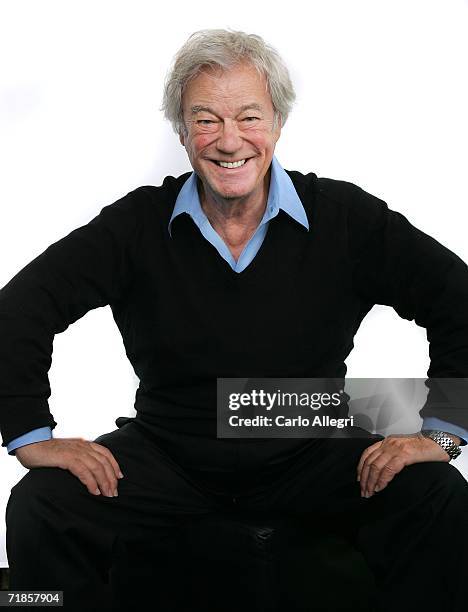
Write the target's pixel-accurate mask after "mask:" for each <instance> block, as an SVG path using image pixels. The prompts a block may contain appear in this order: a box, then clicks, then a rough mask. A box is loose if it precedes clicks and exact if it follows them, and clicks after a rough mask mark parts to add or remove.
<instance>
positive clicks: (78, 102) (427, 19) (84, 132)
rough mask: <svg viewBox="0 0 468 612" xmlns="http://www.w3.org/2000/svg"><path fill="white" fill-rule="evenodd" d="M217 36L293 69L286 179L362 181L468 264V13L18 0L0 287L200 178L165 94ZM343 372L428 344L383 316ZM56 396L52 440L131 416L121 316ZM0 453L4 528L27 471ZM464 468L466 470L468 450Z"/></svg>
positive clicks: (396, 371)
mask: <svg viewBox="0 0 468 612" xmlns="http://www.w3.org/2000/svg"><path fill="white" fill-rule="evenodd" d="M304 7H306V8H304ZM211 27H221V28H224V27H228V28H232V29H241V30H244V31H246V32H249V33H256V34H260V35H261V36H263V37H264V38H265V40H267V41H268V42H270V43H271V44H272V45H274V46H275V47H276V48H277V49H278V50H279V52H280V53H281V54H282V56H283V57H284V59H285V60H286V62H287V64H288V66H289V68H290V71H291V75H292V78H293V81H294V84H295V87H296V91H297V98H298V99H297V103H296V105H295V108H294V110H293V113H292V115H291V116H290V118H289V120H288V122H287V123H286V126H285V128H284V130H283V133H282V136H281V139H280V141H279V143H278V145H277V149H276V155H277V157H278V159H279V161H280V163H281V164H282V165H283V166H284V167H285V168H287V169H295V170H300V171H302V172H310V171H313V172H316V173H317V174H318V175H319V176H327V177H331V178H338V179H343V180H347V181H351V182H354V183H356V184H358V185H360V186H361V187H363V188H364V189H366V190H367V191H369V192H371V193H373V194H375V195H377V196H378V197H380V198H382V199H384V200H385V201H387V203H388V204H389V206H390V207H391V208H393V209H395V210H398V211H400V212H402V213H403V214H405V215H406V216H407V217H408V219H409V220H410V221H412V222H413V224H415V225H416V226H417V227H419V228H420V229H422V230H423V231H425V232H426V233H428V234H431V235H432V236H434V237H435V238H436V239H438V240H439V241H440V242H442V243H443V244H445V245H446V246H448V247H449V248H450V249H451V250H453V251H454V252H456V253H457V254H458V255H460V256H461V257H462V258H463V259H464V260H465V261H466V260H468V244H467V243H466V227H467V220H468V219H467V204H468V182H467V180H466V167H467V159H466V147H467V142H468V127H467V119H466V116H467V115H466V109H467V108H468V87H467V79H466V74H467V59H468V37H467V36H466V32H467V30H468V4H467V2H464V1H462V0H444V1H443V2H442V1H433V0H387V1H378V0H367V1H365V0H353V1H352V2H350V1H349V0H342V1H338V0H315V1H313V0H312V1H311V0H309V2H308V3H303V2H299V1H298V0H289V1H288V2H285V3H272V2H259V1H257V2H250V1H249V2H246V1H244V0H236V2H229V3H226V2H219V1H218V2H212V1H211V0H204V2H202V3H193V2H187V1H186V0H182V1H181V0H179V1H178V2H176V3H167V6H166V7H162V5H161V3H159V2H158V3H157V2H155V1H153V2H148V1H138V0H131V1H130V0H129V1H127V2H119V1H116V0H113V1H97V0H94V1H92V2H91V1H84V0H80V1H79V2H78V1H77V2H74V1H66V0H65V1H64V0H62V1H47V0H41V2H37V1H29V2H27V1H21V0H17V1H16V2H13V1H11V2H8V1H3V2H1V3H0V58H1V60H0V62H1V69H0V70H1V72H0V133H1V135H0V169H1V182H0V206H1V217H0V286H3V285H4V284H6V282H7V281H8V280H9V279H10V278H11V277H12V276H13V275H14V274H16V272H18V271H19V270H20V269H21V268H22V267H23V266H24V265H26V264H27V263H28V262H29V261H30V260H31V259H33V258H34V257H35V256H37V255H38V254H39V253H41V252H42V251H43V250H44V249H45V248H46V247H47V246H49V244H51V243H52V242H55V241H56V240H58V239H59V238H61V237H63V236H64V235H66V234H68V233H69V232H70V231H72V230H73V229H75V228H76V227H78V226H80V225H83V224H85V223H87V222H88V221H89V220H90V219H91V218H92V217H94V216H95V215H96V214H97V213H98V212H99V211H100V210H101V208H102V207H103V206H105V205H106V204H109V203H111V202H113V201H115V200H116V199H118V198H119V197H121V196H122V195H124V194H125V193H127V192H128V191H130V190H132V189H134V188H135V187H137V186H139V185H144V184H152V185H159V184H160V183H161V181H162V179H163V177H164V176H166V175H168V174H172V175H174V176H177V175H179V174H181V173H182V172H185V171H187V170H190V166H189V163H188V160H187V158H186V155H185V151H184V149H183V148H182V147H181V145H180V144H179V142H178V140H177V138H176V136H175V135H174V133H173V132H172V130H171V127H170V126H169V125H168V124H166V123H165V122H164V121H163V118H162V113H161V112H160V111H159V107H160V104H161V95H162V85H163V80H164V77H165V74H166V70H167V69H168V67H169V64H170V62H171V59H172V56H173V54H174V53H175V52H176V51H177V49H178V48H179V47H180V46H181V45H182V44H183V43H184V41H185V40H186V39H187V37H188V36H189V35H190V34H191V33H192V32H193V31H195V30H198V29H202V28H211ZM347 363H348V367H349V370H348V375H349V376H350V377H352V376H355V377H378V376H382V377H390V376H394V377H397V376H400V377H406V376H411V377H412V376H414V377H424V376H425V375H426V371H427V367H428V350H427V342H426V339H425V332H424V330H422V329H420V328H418V327H417V326H416V325H415V324H414V323H411V322H408V321H404V320H402V319H399V318H398V316H397V315H396V314H395V313H394V312H393V311H392V310H391V309H387V308H384V307H378V308H377V307H376V308H375V309H374V310H373V311H372V312H371V313H370V315H369V316H368V317H367V318H366V320H365V322H364V324H363V326H362V328H361V329H360V330H359V332H358V334H357V336H356V339H355V350H354V352H353V353H352V355H351V356H350V358H349V359H348V362H347ZM50 382H51V386H52V396H51V398H50V407H51V412H52V414H53V415H54V417H55V420H56V421H57V422H58V426H57V428H56V429H55V430H54V436H56V437H68V436H83V437H86V438H88V439H93V438H95V437H96V436H98V435H100V434H101V433H104V432H107V431H112V430H113V429H115V423H114V421H115V418H116V417H117V416H120V415H133V414H134V411H133V396H134V392H135V389H136V386H137V380H136V377H135V375H134V373H133V370H132V368H131V366H130V364H129V363H128V361H127V359H126V356H125V353H124V349H123V344H122V340H121V338H120V335H119V333H118V330H117V328H116V326H115V324H114V321H113V319H112V316H111V312H110V309H109V308H108V307H106V308H100V309H98V310H94V311H92V312H90V313H88V314H87V315H85V317H83V318H82V319H81V320H80V321H78V322H76V323H75V324H74V325H73V326H71V327H70V328H69V329H68V330H67V331H66V332H65V333H64V334H60V335H58V336H57V337H56V339H55V342H54V360H53V366H52V368H51V371H50ZM1 451H2V452H1V454H0V474H1V480H0V517H2V516H4V510H5V506H6V502H7V499H8V496H9V492H10V488H11V486H13V484H15V483H16V482H17V481H18V480H19V478H20V477H21V476H23V474H25V473H26V470H25V469H24V468H23V467H22V466H21V465H20V464H19V462H18V461H17V460H16V459H15V458H13V457H10V456H9V455H7V453H6V449H5V448H2V449H1ZM457 465H458V466H459V467H461V469H462V471H464V473H465V474H468V456H467V455H466V454H465V453H464V457H463V455H462V457H461V458H460V459H458V463H457ZM0 525H1V526H0V566H2V564H3V565H5V563H6V557H5V552H4V526H3V522H2V519H1V518H0Z"/></svg>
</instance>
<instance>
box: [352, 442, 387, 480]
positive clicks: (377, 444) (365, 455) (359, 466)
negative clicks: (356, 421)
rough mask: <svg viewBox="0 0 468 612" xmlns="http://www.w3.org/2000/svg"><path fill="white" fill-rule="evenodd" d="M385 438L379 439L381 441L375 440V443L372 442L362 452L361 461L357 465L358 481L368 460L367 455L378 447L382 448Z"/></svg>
mask: <svg viewBox="0 0 468 612" xmlns="http://www.w3.org/2000/svg"><path fill="white" fill-rule="evenodd" d="M382 442H383V440H379V442H375V444H371V446H368V447H367V448H366V449H365V450H364V451H363V453H362V455H361V458H360V459H359V463H358V466H357V479H358V482H359V480H360V479H361V478H362V466H363V465H364V462H365V461H366V459H367V457H368V456H369V455H370V454H371V453H373V452H374V451H375V450H376V449H378V448H380V446H381V445H382Z"/></svg>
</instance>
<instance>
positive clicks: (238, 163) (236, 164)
mask: <svg viewBox="0 0 468 612" xmlns="http://www.w3.org/2000/svg"><path fill="white" fill-rule="evenodd" d="M218 164H219V165H220V166H221V167H222V168H239V167H240V166H243V165H244V164H245V159H241V160H239V161H236V162H222V161H219V162H218Z"/></svg>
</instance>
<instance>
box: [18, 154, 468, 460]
mask: <svg viewBox="0 0 468 612" xmlns="http://www.w3.org/2000/svg"><path fill="white" fill-rule="evenodd" d="M280 209H281V210H283V211H284V212H286V213H287V214H288V215H289V216H290V217H292V219H294V220H295V221H297V222H298V223H300V224H301V225H303V226H304V227H305V228H306V229H307V230H309V222H308V219H307V215H306V212H305V210H304V206H303V204H302V202H301V200H300V198H299V196H298V195H297V191H296V189H295V187H294V184H293V182H292V180H291V179H290V177H289V175H288V174H287V173H286V171H285V170H284V169H283V168H282V167H281V165H280V164H279V162H278V160H277V159H276V157H273V159H272V162H271V175H270V189H269V191H268V200H267V205H266V208H265V213H264V215H263V217H262V220H261V221H260V224H259V226H258V227H257V229H256V231H255V233H254V235H253V236H252V238H250V240H249V241H248V243H247V244H246V245H245V247H244V249H243V251H242V253H241V254H240V257H239V259H238V260H237V261H236V260H235V259H234V257H233V256H232V254H231V252H230V250H229V249H228V247H227V245H226V244H225V242H224V241H223V239H222V238H221V236H220V235H219V234H218V233H217V232H216V231H215V230H214V229H213V227H212V225H211V223H210V222H209V221H208V217H207V216H206V214H205V212H204V210H203V209H202V207H201V204H200V198H199V195H198V190H197V175H196V173H195V172H192V174H191V175H190V177H189V178H188V179H187V180H186V181H185V183H184V185H183V187H182V189H181V190H180V192H179V195H178V196H177V199H176V202H175V205H174V210H173V212H172V215H171V219H170V221H169V225H168V231H169V234H170V235H172V234H171V231H172V221H173V220H174V219H175V218H176V217H177V216H178V215H181V214H182V213H186V214H188V215H190V217H191V218H192V219H193V221H194V223H195V224H196V225H197V227H198V228H199V230H200V232H201V233H202V235H203V236H204V237H205V238H206V240H208V242H210V243H211V244H212V245H213V246H214V247H215V248H216V250H217V251H218V253H219V254H220V255H221V257H222V258H223V259H225V260H226V261H227V262H228V264H229V265H230V266H231V268H232V269H233V270H234V271H235V272H242V270H245V268H246V267H247V266H248V265H249V263H250V262H251V261H252V260H253V259H254V257H255V255H256V254H257V253H258V250H259V249H260V247H261V246H262V242H263V240H264V238H265V236H266V233H267V229H268V226H269V223H270V221H271V220H272V219H273V218H274V217H276V215H277V214H278V212H279V210H280ZM422 429H440V430H442V431H446V432H447V433H452V434H454V435H456V436H459V437H460V438H462V440H464V441H465V442H466V441H467V440H468V431H466V430H465V429H462V428H461V427H459V426H458V425H453V424H452V423H448V422H447V421H442V420H441V419H437V418H435V417H428V418H426V419H424V420H423V425H422ZM52 437H53V436H52V430H51V429H50V427H39V428H38V429H33V430H32V431H30V432H27V433H25V434H23V435H22V436H19V437H18V438H15V439H14V440H12V441H11V442H10V443H9V444H7V451H8V453H9V454H13V452H14V449H16V448H19V447H20V446H24V445H25V444H31V443H33V442H41V441H43V440H50V438H52Z"/></svg>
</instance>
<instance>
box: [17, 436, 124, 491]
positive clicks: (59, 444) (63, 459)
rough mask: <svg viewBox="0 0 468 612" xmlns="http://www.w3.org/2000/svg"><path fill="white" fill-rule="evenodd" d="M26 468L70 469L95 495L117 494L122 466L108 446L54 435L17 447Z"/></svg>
mask: <svg viewBox="0 0 468 612" xmlns="http://www.w3.org/2000/svg"><path fill="white" fill-rule="evenodd" d="M15 454H16V457H17V459H18V461H19V462H20V463H21V465H23V466H24V467H25V468H36V467H59V468H62V469H64V470H69V471H70V472H71V473H72V474H73V475H74V476H76V477H77V478H78V479H79V480H81V482H82V483H83V484H84V485H85V487H86V488H87V489H88V491H89V492H90V493H92V494H93V495H100V494H101V492H102V493H103V494H104V495H106V496H107V497H115V496H117V482H118V479H119V478H121V476H119V474H121V472H120V467H119V464H118V463H117V461H116V460H115V458H114V456H113V454H112V453H111V452H110V450H109V449H108V448H106V447H105V446H102V444H98V443H97V442H90V441H89V440H85V439H84V438H52V439H50V440H44V441H42V442H33V443H32V444H26V445H25V446H21V447H20V448H17V449H16V450H15Z"/></svg>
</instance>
